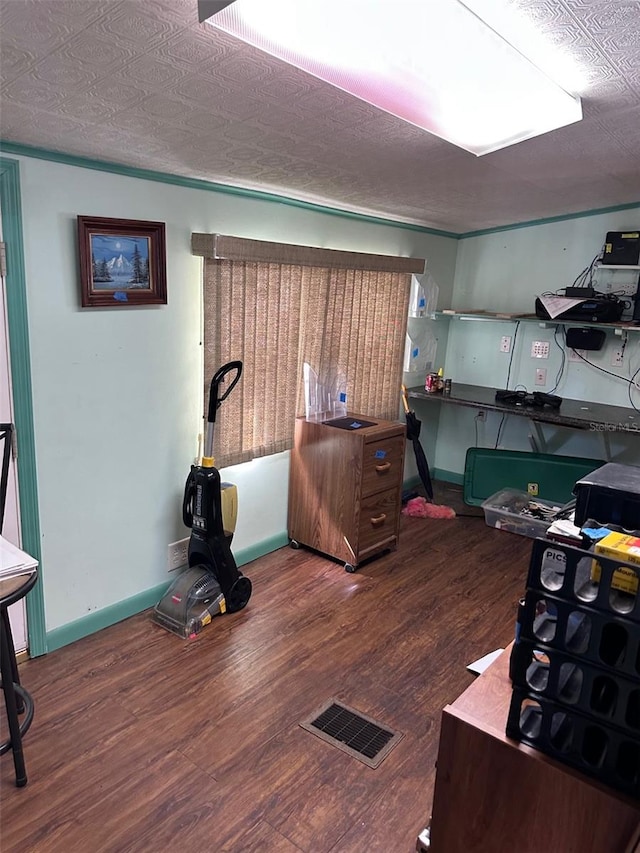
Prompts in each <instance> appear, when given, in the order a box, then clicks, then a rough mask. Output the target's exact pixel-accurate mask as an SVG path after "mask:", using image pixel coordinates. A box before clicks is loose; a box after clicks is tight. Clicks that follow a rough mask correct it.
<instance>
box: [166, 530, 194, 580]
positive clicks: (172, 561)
mask: <svg viewBox="0 0 640 853" xmlns="http://www.w3.org/2000/svg"><path fill="white" fill-rule="evenodd" d="M188 554H189V537H188V536H187V538H186V539H181V540H180V541H179V542H172V543H171V544H170V545H169V547H168V556H167V571H169V572H174V571H175V570H176V569H180V568H182V566H186V565H187V560H188Z"/></svg>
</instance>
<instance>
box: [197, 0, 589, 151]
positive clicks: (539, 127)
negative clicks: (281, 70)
mask: <svg viewBox="0 0 640 853" xmlns="http://www.w3.org/2000/svg"><path fill="white" fill-rule="evenodd" d="M220 5H222V4H220ZM480 16H482V18H481V17H480ZM483 19H484V20H483ZM485 21H487V23H485ZM207 23H209V24H211V25H212V26H213V27H216V28H218V29H220V30H224V31H225V32H227V33H230V34H231V35H233V36H236V37H237V38H239V39H242V40H243V41H245V42H248V43H249V44H251V45H253V46H254V47H257V48H259V49H260V50H263V51H265V52H266V53H269V54H271V55H272V56H274V57H277V58H278V59H282V60H283V61H285V62H288V63H290V64H291V65H295V66H296V67H298V68H301V69H302V70H304V71H307V72H308V73H310V74H313V75H314V76H315V77H318V78H320V79H321V80H324V81H326V82H328V83H331V84H332V85H333V86H336V87H337V88H339V89H342V90H343V91H345V92H348V93H350V94H352V95H355V96H356V97H357V98H360V99H361V100H363V101H366V102H367V103H369V104H373V105H374V106H376V107H379V108H380V109H382V110H385V111H386V112H388V113H391V114H392V115H394V116H397V117H398V118H401V119H403V120H405V121H408V122H410V123H411V124H414V125H416V126H417V127H420V128H423V129H424V130H427V131H429V133H433V134H435V135H436V136H439V137H440V138H442V139H446V140H447V141H449V142H451V143H453V145H457V146H458V147H460V148H464V149H465V150H467V151H470V152H472V153H473V154H476V155H480V154H488V153H489V152H491V151H496V150H497V149H499V148H504V147H505V146H507V145H513V144H514V143H516V142H521V141H522V140H524V139H530V138H531V137H533V136H538V135H540V134H542V133H546V132H548V131H550V130H554V129H556V128H558V127H564V126H565V125H567V124H571V123H573V122H576V121H579V120H580V119H581V118H582V108H581V104H580V99H579V98H578V97H577V96H575V95H572V94H569V93H568V92H567V91H565V89H563V88H562V87H561V86H560V85H558V83H557V82H556V81H555V80H554V79H552V77H551V76H550V73H555V72H554V66H553V65H552V64H550V62H549V56H548V51H547V52H546V53H545V52H544V51H543V49H542V47H544V46H542V47H541V40H540V39H539V38H538V39H537V40H536V38H535V36H534V38H533V39H532V38H531V34H530V32H527V30H526V29H525V30H523V29H522V26H520V25H521V24H522V23H523V21H522V18H520V17H519V16H517V15H515V14H514V13H513V10H511V9H509V7H508V6H507V5H505V3H504V2H500V0H464V2H463V0H393V2H382V0H308V2H307V0H236V2H234V3H230V4H228V5H226V8H224V9H222V11H220V12H218V13H217V14H216V15H214V16H213V17H212V18H209V19H208V21H207ZM514 24H515V25H516V26H514ZM498 27H500V32H498ZM527 48H530V51H529V55H530V57H531V58H527V56H525V52H526V51H527ZM552 58H553V57H552ZM534 63H535V64H534ZM556 76H557V73H556ZM564 79H566V77H565V78H564ZM572 82H573V81H572ZM565 85H568V84H566V83H565Z"/></svg>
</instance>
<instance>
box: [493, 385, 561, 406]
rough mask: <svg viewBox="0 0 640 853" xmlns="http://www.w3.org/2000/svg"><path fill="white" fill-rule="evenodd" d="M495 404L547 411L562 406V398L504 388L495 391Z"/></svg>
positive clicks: (538, 392)
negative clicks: (546, 409) (544, 409)
mask: <svg viewBox="0 0 640 853" xmlns="http://www.w3.org/2000/svg"><path fill="white" fill-rule="evenodd" d="M496 403H505V404H506V405H508V406H524V407H529V408H535V409H542V408H544V407H545V406H546V407H547V408H549V409H559V408H560V406H561V405H562V397H558V396H557V395H556V394H545V393H544V391H534V392H533V393H529V392H528V391H509V390H508V389H506V388H505V389H498V390H497V391H496Z"/></svg>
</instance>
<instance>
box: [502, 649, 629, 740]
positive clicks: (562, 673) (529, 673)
mask: <svg viewBox="0 0 640 853" xmlns="http://www.w3.org/2000/svg"><path fill="white" fill-rule="evenodd" d="M512 663H513V668H512V677H513V683H514V685H515V686H516V687H520V688H522V689H523V690H526V691H527V692H528V693H529V695H530V696H533V697H536V696H544V697H545V699H550V700H551V701H553V702H556V703H558V704H559V705H564V706H568V707H569V708H570V709H575V710H577V711H582V712H583V713H584V714H585V715H588V716H592V717H594V718H597V719H599V720H601V721H602V722H603V723H605V724H607V725H611V726H615V727H616V728H618V729H619V730H620V731H621V732H622V733H623V734H626V735H628V736H629V737H631V738H635V739H637V740H640V676H639V677H638V678H636V679H635V680H632V679H628V678H624V677H622V676H621V675H619V674H618V673H614V672H611V671H610V670H606V669H603V668H602V667H599V666H594V665H593V664H592V663H590V662H588V661H584V660H579V659H577V658H575V657H572V656H571V655H567V654H565V653H564V652H559V651H558V650H557V649H552V648H550V647H548V646H545V645H544V644H543V643H537V644H536V643H532V642H530V641H529V640H520V642H519V643H518V644H517V645H516V646H515V647H514V653H513V660H512Z"/></svg>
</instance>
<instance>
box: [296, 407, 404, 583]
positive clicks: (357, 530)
mask: <svg viewBox="0 0 640 853" xmlns="http://www.w3.org/2000/svg"><path fill="white" fill-rule="evenodd" d="M349 418H350V420H352V421H355V422H360V421H368V422H369V423H371V422H372V421H373V422H374V423H373V424H372V425H371V426H362V427H360V428H359V429H341V428H339V427H336V426H332V425H331V424H330V423H327V422H323V421H321V420H314V419H311V418H310V419H307V418H297V419H296V426H295V441H294V447H293V450H292V451H291V467H290V476H289V537H290V538H291V540H292V541H293V542H297V543H299V544H300V545H307V546H308V547H310V548H315V549H316V550H317V551H321V552H322V553H324V554H328V555H329V556H331V557H335V558H336V559H338V560H341V561H342V562H343V563H344V564H345V568H347V569H348V570H353V569H354V568H357V566H358V564H359V563H361V562H362V560H365V559H366V558H367V557H371V556H373V555H374V554H376V553H378V552H380V551H383V550H386V549H388V548H395V546H396V545H397V543H398V533H399V527H400V509H401V496H402V474H403V466H404V450H405V443H406V439H405V426H404V424H402V423H395V422H392V421H381V420H377V419H375V418H372V417H368V416H365V415H349Z"/></svg>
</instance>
